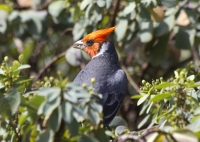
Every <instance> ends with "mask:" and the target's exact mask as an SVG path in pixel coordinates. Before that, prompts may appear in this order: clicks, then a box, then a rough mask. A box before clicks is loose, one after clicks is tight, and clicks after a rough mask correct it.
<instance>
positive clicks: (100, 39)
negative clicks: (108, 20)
mask: <svg viewBox="0 0 200 142" xmlns="http://www.w3.org/2000/svg"><path fill="white" fill-rule="evenodd" d="M115 28H116V26H115V27H111V28H106V29H101V30H98V31H95V32H92V33H90V34H88V35H86V36H85V37H84V38H83V39H82V40H79V41H77V42H76V43H74V45H73V47H74V48H78V49H82V50H84V51H85V52H86V53H87V54H88V55H89V56H90V57H91V58H93V57H95V56H96V55H97V54H98V53H100V52H101V48H102V46H103V43H104V42H106V41H108V40H109V38H108V35H109V34H110V33H112V32H113V31H114V30H115Z"/></svg>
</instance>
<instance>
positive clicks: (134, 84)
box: [121, 63, 140, 92]
mask: <svg viewBox="0 0 200 142" xmlns="http://www.w3.org/2000/svg"><path fill="white" fill-rule="evenodd" d="M121 67H122V69H123V70H124V72H125V73H126V76H127V78H128V81H129V82H130V84H131V85H132V86H133V87H134V88H135V90H136V91H137V92H140V88H139V87H138V85H137V84H136V83H135V81H134V80H133V79H132V77H131V76H130V74H129V72H128V70H127V69H126V67H125V66H124V64H122V63H121Z"/></svg>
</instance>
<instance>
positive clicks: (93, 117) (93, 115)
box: [88, 109, 101, 125]
mask: <svg viewBox="0 0 200 142" xmlns="http://www.w3.org/2000/svg"><path fill="white" fill-rule="evenodd" d="M88 119H89V120H90V121H91V122H92V123H93V124H94V125H98V124H99V122H100V120H101V119H100V116H99V113H98V112H96V111H95V110H93V109H89V110H88Z"/></svg>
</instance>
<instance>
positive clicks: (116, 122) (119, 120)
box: [109, 116, 127, 129]
mask: <svg viewBox="0 0 200 142" xmlns="http://www.w3.org/2000/svg"><path fill="white" fill-rule="evenodd" d="M117 126H127V123H126V121H125V120H124V119H122V118H121V117H119V116H115V118H114V119H113V120H112V121H111V123H110V124H109V127H110V128H112V129H115V128H116V127H117Z"/></svg>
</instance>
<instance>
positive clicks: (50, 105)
mask: <svg viewBox="0 0 200 142" xmlns="http://www.w3.org/2000/svg"><path fill="white" fill-rule="evenodd" d="M60 101H61V98H60V97H58V98H56V99H54V100H53V101H51V102H46V101H45V102H43V103H42V104H41V105H40V107H39V109H38V112H37V114H38V115H41V114H44V115H47V114H49V113H52V112H53V110H54V109H56V108H57V107H58V106H59V105H60Z"/></svg>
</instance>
